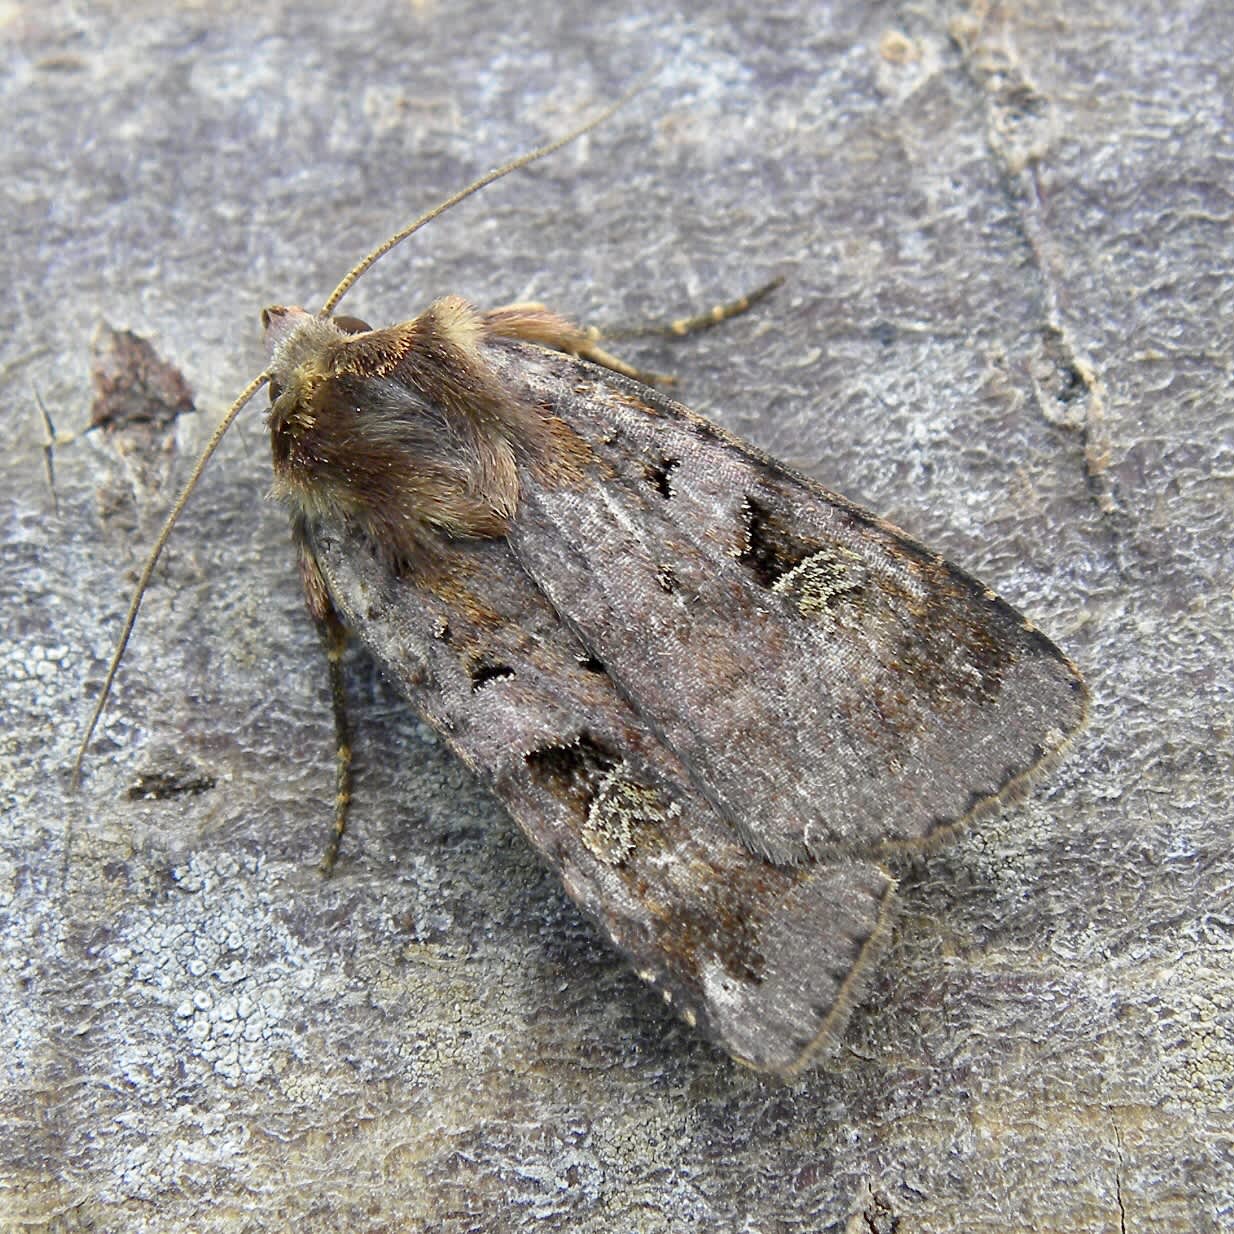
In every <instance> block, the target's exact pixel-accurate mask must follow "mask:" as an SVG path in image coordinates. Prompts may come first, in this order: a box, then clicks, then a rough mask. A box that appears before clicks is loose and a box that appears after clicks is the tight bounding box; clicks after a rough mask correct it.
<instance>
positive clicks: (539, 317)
mask: <svg viewBox="0 0 1234 1234" xmlns="http://www.w3.org/2000/svg"><path fill="white" fill-rule="evenodd" d="M783 282H784V279H783V278H782V277H781V278H774V279H772V280H771V282H769V283H764V284H763V285H762V286H761V287H756V288H755V289H754V290H753V291H751V292H749V293H747V294H746V295H744V296H739V297H738V298H737V299H736V300H730V301H728V302H727V303H726V304H717V305H715V307H713V308H710V309H708V310H707V311H706V312H705V313H697V314H695V315H694V316H693V317H678V318H676V319H674V320H673V321H669V322H661V323H657V324H653V325H642V326H629V327H619V328H615V329H609V330H601V329H599V327H597V326H587V327H582V326H576V325H575V324H574V323H573V322H571V321H568V320H567V319H566V318H564V317H562V316H560V315H559V314H557V313H554V312H553V311H552V310H551V309H549V308H548V307H546V306H545V305H543V304H540V303H538V302H536V301H525V302H523V303H519V304H506V305H502V307H501V308H495V309H491V310H489V312H487V313H485V314H484V321H485V324H486V325H487V326H488V328H489V331H490V332H491V333H493V334H496V335H499V336H500V337H502V338H516V339H523V340H525V341H526V342H529V343H539V344H540V345H541V346H543V347H552V348H553V349H554V350H555V351H564V352H565V353H566V354H567V355H571V356H578V357H579V358H580V359H583V360H590V361H592V363H594V364H602V365H603V366H604V367H605V368H609V369H612V370H613V372H615V373H621V374H622V376H624V377H632V378H633V379H634V380H635V381H641V382H644V383H646V384H648V385H673V384H675V382H676V380H677V379H676V378H675V377H672V376H670V375H668V374H665V373H649V372H645V371H643V370H641V369H636V368H634V367H633V366H632V365H629V364H627V363H626V362H625V361H624V360H621V359H619V358H618V357H617V356H614V355H613V354H612V353H611V352H608V351H605V350H604V348H602V347H601V346H600V345H599V344H600V340H601V339H628V338H647V337H656V338H685V337H686V336H687V335H690V334H698V333H699V332H700V331H702V330H710V329H711V327H712V326H718V325H719V324H720V323H721V322H722V321H728V320H729V319H730V318H732V317H739V316H740V315H741V314H742V313H745V312H748V311H749V310H750V309H752V308H753V307H754V306H755V305H756V304H757V303H758V302H759V301H760V300H763V299H765V298H766V297H767V296H769V295H770V294H771V293H772V292H773V291H775V289H776V288H777V287H779V286H780V284H781V283H783Z"/></svg>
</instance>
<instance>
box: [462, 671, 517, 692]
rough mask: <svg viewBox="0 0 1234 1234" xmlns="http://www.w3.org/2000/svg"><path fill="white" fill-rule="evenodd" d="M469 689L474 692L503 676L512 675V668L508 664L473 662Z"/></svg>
mask: <svg viewBox="0 0 1234 1234" xmlns="http://www.w3.org/2000/svg"><path fill="white" fill-rule="evenodd" d="M470 676H471V689H472V692H473V693H475V692H477V691H479V690H483V689H484V687H485V686H487V685H489V684H490V683H492V682H494V681H500V680H501V679H502V678H503V677H513V676H514V670H513V669H512V668H511V667H510V666H509V665H508V664H475V665H473V666H472V668H471V670H470Z"/></svg>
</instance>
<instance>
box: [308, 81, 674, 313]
mask: <svg viewBox="0 0 1234 1234" xmlns="http://www.w3.org/2000/svg"><path fill="white" fill-rule="evenodd" d="M654 71H655V70H654V69H653V70H649V71H648V72H647V73H645V74H644V75H643V76H642V77H640V78H639V79H638V81H637V82H636V83H635V84H634V85H633V86H632V87H631V88H630V89H629V90H627V91H626V93H625V94H623V95H622V96H621V98H619V99H618V100H617V101H616V102H615V103H612V104H611V105H610V106H608V107H606V108H605V109H604V110H603V111H602V112H601V113H600V114H599V115H598V116H595V117H593V118H592V119H590V120H588V121H587V123H586V124H580V125H579V126H578V128H576V129H572V130H571V131H570V132H569V133H567V134H566V135H565V136H564V137H558V138H556V139H555V140H553V141H550V142H549V143H548V144H547V145H543V146H537V147H536V148H535V149H534V150H529V151H528V152H527V153H526V154H520V155H519V156H518V157H517V158H513V159H511V160H510V161H509V162H508V163H502V165H501V166H500V167H494V168H493V170H492V171H490V172H486V173H485V174H484V175H482V176H481V177H480V178H479V179H478V180H473V181H472V182H471V183H470V184H469V185H468V186H467V187H466V188H463V189H459V191H458V192H457V193H452V194H451V195H450V196H449V197H447V198H446V199H445V201H442V202H439V203H438V204H437V205H435V206H434V207H433V208H432V209H431V210H428V211H426V212H425V213H424V214H422V215H420V217H419V218H418V219H416V220H415V222H414V223H408V225H407V226H406V227H404V228H402V229H401V230H400V231H396V232H395V233H394V235H392V236H391V237H390V238H389V239H388V240H385V241H383V242H382V243H381V244H379V245H378V246H377V247H376V248H375V249H373V251H372V252H371V253H369V254H368V255H367V256H366V257H363V258H361V260H360V261H358V262H357V263H356V264H355V265H354V266H352V268H351V269H350V270H348V271H347V273H346V274H345V275H344V276H343V279H342V281H341V282H340V283H339V285H338V286H337V287H336V288H335V289H334V290H333V291H332V292H331V293H330V298H329V299H328V300H327V301H326V302H325V304H323V305H322V306H321V310H320V312H319V313H318V316H319V317H329V316H330V314H331V313H333V312H334V310H335V308H337V307H338V302H339V301H340V300H341V299H342V298H343V297H344V296H345V295H346V294H347V293H348V292H349V291H350V290H351V288H352V286H353V285H354V284H355V282H356V280H357V279H359V278H360V276H361V275H362V274H364V273H366V272H367V271H368V269H369V268H370V267H371V266H373V265H374V264H375V263H376V262H378V261H380V260H381V258H383V257H384V256H385V255H386V254H387V253H388V252H389V251H390V250H391V249H392V248H394V247H395V245H397V244H402V242H403V241H404V240H406V239H407V237H408V236H410V235H412V234H413V233H414V232H417V231H419V230H420V228H421V227H423V226H424V225H425V224H426V223H431V222H432V221H433V220H434V219H435V218H436V217H437V216H438V215H439V214H444V213H445V212H446V211H447V210H449V209H450V207H451V206H457V205H458V203H459V202H460V201H463V200H464V199H465V198H468V197H470V196H471V195H472V193H478V192H479V191H480V190H481V189H482V188H485V187H486V186H487V185H490V184H492V183H493V181H494V180H500V179H501V178H502V176H508V175H509V174H510V173H511V172H512V171H518V170H519V168H520V167H526V166H527V164H528V163H535V162H538V161H539V160H540V159H543V158H547V157H548V156H549V155H550V154H555V153H556V152H557V151H558V150H560V149H561V147H562V146H567V145H569V144H570V142H572V141H575V140H576V139H577V138H579V137H582V136H583V134H584V133H590V132H591V130H592V129H594V128H597V127H598V126H599V125H601V124H603V123H604V122H605V121H606V120H607V119H609V118H610V117H611V116H612V115H613V114H614V112H616V111H618V110H619V109H620V108H622V107H624V106H625V105H626V104H627V103H628V102H629V101H630V100H631V99H632V98H633V97H634V95H636V94H637V93H638V92H639V91H640V90H641V89H642V88H643V86H644V84H645V83H646V81H647V78H648V77H650V76H652V74H653V73H654Z"/></svg>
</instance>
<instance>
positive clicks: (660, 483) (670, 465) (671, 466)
mask: <svg viewBox="0 0 1234 1234" xmlns="http://www.w3.org/2000/svg"><path fill="white" fill-rule="evenodd" d="M680 466H681V460H680V459H678V458H662V459H661V460H660V461H659V462H658V463H647V464H646V465H645V466H644V467H643V476H644V477H645V478H646V480H647V483H648V484H650V485H651V487H652V488H654V489H655V490H656V492H657V493H659V494H660V496H661V497H664V498H669V497H672V495H673V483H672V481H673V472H675V471H676V470H677V469H678V468H679V467H680Z"/></svg>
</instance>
